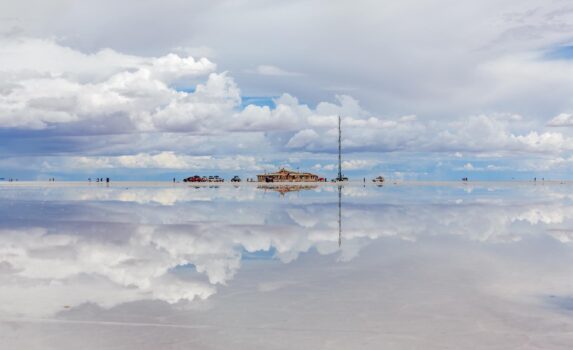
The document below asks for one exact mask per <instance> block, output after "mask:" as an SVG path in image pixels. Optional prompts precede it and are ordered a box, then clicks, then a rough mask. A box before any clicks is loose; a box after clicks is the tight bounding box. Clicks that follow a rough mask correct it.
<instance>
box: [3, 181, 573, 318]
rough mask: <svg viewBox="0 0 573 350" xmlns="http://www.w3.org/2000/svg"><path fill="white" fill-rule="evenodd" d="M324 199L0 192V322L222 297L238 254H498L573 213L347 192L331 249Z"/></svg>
mask: <svg viewBox="0 0 573 350" xmlns="http://www.w3.org/2000/svg"><path fill="white" fill-rule="evenodd" d="M333 190H336V187H331V186H323V187H318V188H314V189H313V190H312V191H307V192H301V193H287V194H286V196H287V197H286V199H287V200H284V199H283V198H282V195H279V194H276V193H275V196H269V194H267V193H265V192H264V191H256V189H254V188H252V187H248V186H246V187H225V186H223V187H221V188H217V189H208V188H201V189H189V188H132V189H128V188H59V189H56V190H55V189H43V188H37V189H27V190H26V191H27V192H26V191H25V195H22V194H18V193H16V192H10V191H6V192H3V193H2V194H0V216H1V218H2V219H4V218H6V220H2V222H1V223H0V300H11V302H10V303H2V305H1V306H0V313H2V314H4V315H12V316H49V315H53V314H55V313H57V312H58V311H61V310H62V307H63V306H64V305H66V306H70V307H74V306H78V305H81V304H84V303H86V302H90V303H96V304H98V305H100V306H102V307H106V308H110V307H113V306H116V305H119V304H123V303H127V302H133V301H138V300H161V301H164V302H167V303H171V304H174V303H178V302H182V301H192V300H197V299H199V300H201V299H203V300H204V299H207V298H209V297H210V296H212V295H213V294H215V293H216V292H217V289H218V288H225V287H223V286H225V285H226V284H227V283H228V282H229V281H231V280H232V279H233V278H234V277H235V275H236V274H237V273H238V271H239V270H240V268H241V265H242V263H243V262H242V261H243V258H244V257H245V255H249V256H257V254H259V255H260V256H261V257H263V258H264V259H268V258H271V259H276V260H279V261H282V262H283V263H291V262H293V261H295V260H297V259H298V258H299V256H300V255H301V254H304V253H307V252H310V251H314V252H317V253H318V254H320V255H330V254H338V258H337V260H338V261H339V262H341V263H342V262H350V261H352V260H353V259H355V258H356V257H357V256H359V255H360V251H361V250H362V249H363V248H364V247H365V246H368V245H369V244H371V243H372V242H373V241H374V240H378V239H381V238H384V237H388V238H390V237H393V238H398V239H401V240H405V241H408V242H416V241H419V240H425V239H432V238H435V237H454V238H456V239H462V240H467V241H473V242H482V243H487V244H499V243H511V242H518V241H521V240H523V239H526V238H528V237H537V236H540V235H542V236H545V235H548V236H549V237H552V238H554V239H555V240H556V241H558V242H560V243H563V244H568V243H570V242H571V231H570V230H568V228H571V227H572V224H573V220H572V218H573V203H572V202H571V200H570V199H569V198H568V197H567V196H559V194H558V193H557V192H556V191H555V192H554V191H553V190H552V189H550V190H546V191H545V192H543V193H539V192H531V191H537V190H531V191H530V190H522V191H521V192H520V195H519V196H518V195H515V196H508V195H507V194H504V196H500V195H497V194H496V192H495V190H494V191H488V190H484V189H483V188H477V189H476V190H475V191H473V193H467V192H464V190H463V189H459V188H439V189H432V190H431V191H439V192H440V193H439V195H436V193H433V195H432V196H427V195H426V196H420V192H422V193H423V192H425V191H428V189H424V188H418V189H400V190H387V191H385V192H381V191H382V189H374V188H363V187H359V186H346V187H345V188H344V189H343V205H342V217H341V219H342V222H343V225H342V227H343V232H342V245H341V246H340V247H339V245H338V223H337V219H338V202H337V200H338V197H337V196H335V195H334V193H333ZM556 190H557V189H556ZM528 191H530V192H528ZM523 193H525V196H526V197H527V198H528V200H527V201H524V200H523V198H522V197H520V196H523ZM398 195H399V196H401V197H400V200H399V201H397V198H398V197H397V196H398ZM556 198H557V199H556ZM12 213H17V214H18V215H17V216H16V218H15V217H14V216H13V215H11V214H12ZM9 218H10V219H9ZM269 252H271V253H272V254H268V253H269ZM265 288H266V287H265ZM269 288H270V289H269ZM269 288H267V289H269V290H272V289H273V288H271V287H269ZM263 289H264V288H263ZM265 290H266V289H265Z"/></svg>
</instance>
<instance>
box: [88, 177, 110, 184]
mask: <svg viewBox="0 0 573 350" xmlns="http://www.w3.org/2000/svg"><path fill="white" fill-rule="evenodd" d="M88 181H89V182H92V178H91V177H90V178H88ZM95 182H104V179H103V177H96V180H95ZM105 182H106V183H109V177H106V178H105Z"/></svg>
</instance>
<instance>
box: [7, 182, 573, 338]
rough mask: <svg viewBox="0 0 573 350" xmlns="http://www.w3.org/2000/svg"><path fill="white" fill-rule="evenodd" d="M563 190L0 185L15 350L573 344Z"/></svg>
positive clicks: (572, 231)
mask: <svg viewBox="0 0 573 350" xmlns="http://www.w3.org/2000/svg"><path fill="white" fill-rule="evenodd" d="M572 240H573V187H571V186H570V185H568V184H559V183H547V184H533V183H519V184H508V183H505V184H502V183H499V184H496V183H481V184H447V183H443V184H398V185H394V184H389V185H386V186H383V187H379V186H375V185H373V184H366V185H362V184H347V185H345V186H343V187H338V186H336V185H333V184H321V185H319V186H304V187H302V188H296V187H281V188H275V187H270V188H268V187H267V188H259V187H257V186H256V185H255V184H242V185H239V186H232V185H229V184H224V185H220V186H198V187H193V186H189V185H185V184H158V183H155V184H145V183H112V184H111V186H109V187H108V186H106V185H104V184H95V183H93V184H91V185H88V184H71V183H51V184H38V183H18V184H16V183H12V184H3V185H0V343H2V344H4V345H3V346H2V348H7V349H230V348H232V349H256V348H265V349H351V348H352V349H381V348H385V349H445V348H453V349H570V348H571V347H572V346H573V246H572V245H573V243H572Z"/></svg>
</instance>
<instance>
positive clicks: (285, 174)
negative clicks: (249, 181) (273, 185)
mask: <svg viewBox="0 0 573 350" xmlns="http://www.w3.org/2000/svg"><path fill="white" fill-rule="evenodd" d="M257 180H258V181H259V182H318V181H324V179H323V178H319V177H318V175H315V174H311V173H299V172H296V171H290V170H287V169H285V168H282V169H280V170H279V171H277V172H276V173H268V174H261V175H257Z"/></svg>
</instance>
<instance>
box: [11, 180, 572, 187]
mask: <svg viewBox="0 0 573 350" xmlns="http://www.w3.org/2000/svg"><path fill="white" fill-rule="evenodd" d="M570 184H573V180H545V181H533V180H505V181H497V180H487V181H486V180H482V181H468V182H465V181H460V180H457V181H416V180H407V181H405V180H396V181H390V180H389V181H386V182H384V183H375V182H372V181H366V182H363V181H360V180H350V181H345V182H342V183H338V182H239V183H236V182H194V183H189V182H176V183H174V182H172V181H113V180H112V181H111V182H110V183H105V182H94V181H92V182H91V183H90V182H87V181H55V182H51V181H14V182H8V181H0V187H47V188H48V187H51V188H57V187H94V188H99V187H102V188H105V187H110V188H121V187H165V188H188V187H194V188H201V187H207V188H208V187H259V186H261V187H267V188H269V187H284V186H316V187H323V186H326V187H330V186H338V185H342V186H353V187H354V186H364V185H366V186H368V187H372V186H374V187H376V186H383V187H385V186H388V187H392V186H459V187H462V188H463V187H475V186H484V187H487V186H492V185H497V186H504V187H510V186H525V185H531V186H544V185H545V186H548V185H549V186H555V185H559V186H563V185H570Z"/></svg>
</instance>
